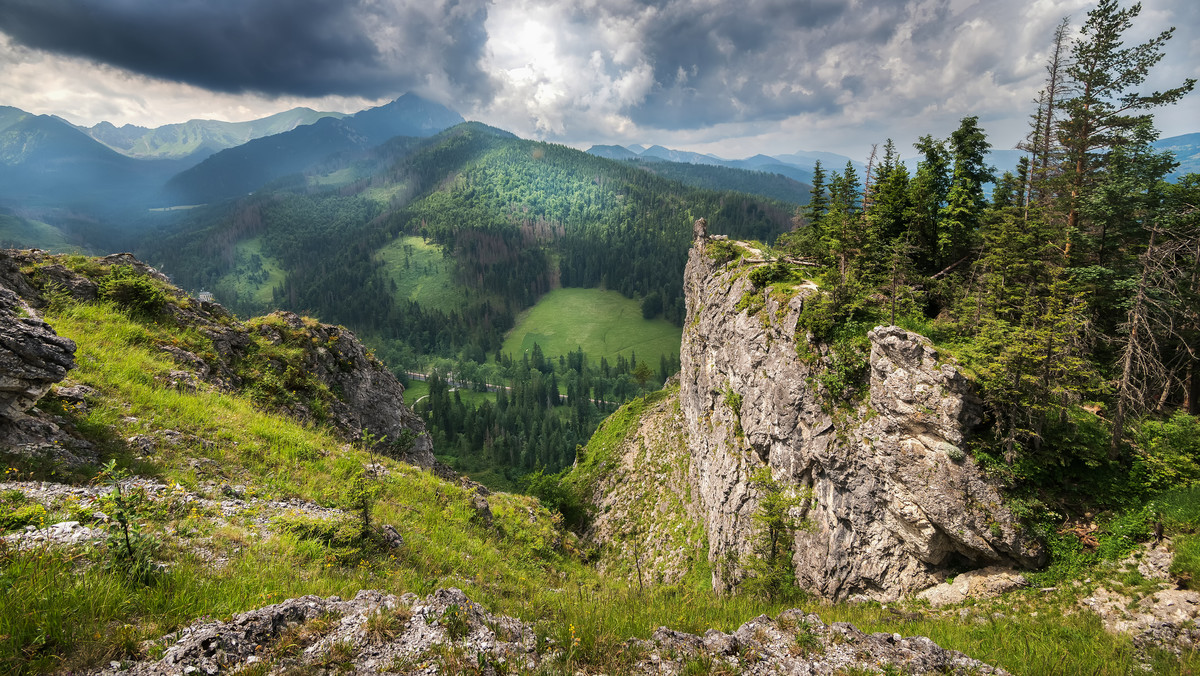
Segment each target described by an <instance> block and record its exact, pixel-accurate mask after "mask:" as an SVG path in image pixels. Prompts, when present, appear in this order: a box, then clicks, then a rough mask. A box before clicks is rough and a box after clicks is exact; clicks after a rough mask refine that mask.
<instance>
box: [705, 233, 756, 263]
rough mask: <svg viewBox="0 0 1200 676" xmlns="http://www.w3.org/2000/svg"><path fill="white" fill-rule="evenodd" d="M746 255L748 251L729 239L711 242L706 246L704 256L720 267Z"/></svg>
mask: <svg viewBox="0 0 1200 676" xmlns="http://www.w3.org/2000/svg"><path fill="white" fill-rule="evenodd" d="M745 254H746V250H745V249H743V248H742V247H740V246H738V245H736V244H734V243H733V242H731V241H729V240H727V239H713V240H709V242H708V243H707V244H705V245H704V255H706V256H708V257H709V259H711V260H712V261H713V262H714V263H717V264H718V265H720V264H723V263H728V262H729V261H732V260H734V259H735V258H739V257H741V256H744V255H745Z"/></svg>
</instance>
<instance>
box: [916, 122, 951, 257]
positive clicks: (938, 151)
mask: <svg viewBox="0 0 1200 676" xmlns="http://www.w3.org/2000/svg"><path fill="white" fill-rule="evenodd" d="M913 146H914V147H915V148H916V149H917V150H919V151H920V152H921V154H922V155H923V156H924V158H923V159H922V160H921V162H920V163H918V164H917V173H916V175H915V176H913V179H912V181H910V182H909V200H908V201H909V211H908V213H907V216H906V219H905V220H907V221H908V224H909V226H908V227H909V229H910V231H911V232H912V244H913V246H914V247H915V248H916V249H915V254H914V256H915V260H916V261H917V263H918V265H919V267H920V268H921V270H922V271H924V272H928V273H933V272H937V271H938V270H939V269H940V267H939V266H938V264H939V262H940V260H941V258H940V257H939V255H938V229H939V223H940V221H941V211H942V205H943V204H944V203H945V201H946V193H947V192H948V191H949V189H950V180H949V178H948V176H947V172H948V171H949V168H950V154H949V153H948V152H947V151H946V146H945V143H944V142H943V141H939V140H938V139H935V138H933V137H932V136H930V135H928V134H927V135H925V136H922V137H921V138H920V140H919V141H917V142H916V143H914V144H913Z"/></svg>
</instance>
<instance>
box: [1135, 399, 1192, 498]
mask: <svg viewBox="0 0 1200 676" xmlns="http://www.w3.org/2000/svg"><path fill="white" fill-rule="evenodd" d="M1133 436H1134V439H1135V440H1136V442H1137V449H1138V452H1137V456H1136V458H1135V460H1134V468H1133V472H1132V473H1131V474H1132V475H1133V477H1134V478H1135V480H1137V481H1138V482H1139V483H1140V484H1142V486H1143V487H1144V488H1146V489H1149V490H1151V491H1162V490H1167V489H1170V488H1172V487H1175V486H1188V485H1192V484H1195V483H1200V419H1197V418H1196V417H1195V416H1192V415H1188V414H1187V413H1185V412H1183V411H1178V412H1176V413H1175V415H1173V416H1171V417H1170V418H1168V419H1166V420H1153V419H1147V420H1145V421H1143V422H1142V424H1141V425H1140V426H1139V428H1138V429H1137V430H1136V431H1135V432H1134V434H1133Z"/></svg>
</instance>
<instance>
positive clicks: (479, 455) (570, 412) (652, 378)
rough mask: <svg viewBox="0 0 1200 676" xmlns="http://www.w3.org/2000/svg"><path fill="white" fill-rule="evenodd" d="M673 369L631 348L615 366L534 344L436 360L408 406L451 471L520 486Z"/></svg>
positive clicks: (553, 466) (674, 364)
mask: <svg viewBox="0 0 1200 676" xmlns="http://www.w3.org/2000/svg"><path fill="white" fill-rule="evenodd" d="M678 371H679V359H678V357H673V358H668V357H666V356H665V355H664V356H663V357H661V358H660V360H659V364H658V369H657V370H655V369H654V368H653V367H651V366H650V365H649V364H648V363H646V362H645V361H644V360H639V359H638V356H637V353H636V352H631V353H630V355H629V356H628V357H626V356H625V355H618V357H617V359H616V360H615V361H614V362H613V363H611V364H610V363H609V361H608V360H607V359H606V358H604V357H601V358H600V360H599V362H593V360H592V359H590V358H589V357H588V355H587V354H585V353H584V352H583V350H581V349H580V350H576V351H574V352H571V353H569V354H566V355H560V356H558V357H557V358H553V357H547V356H546V355H544V354H543V352H542V349H541V347H540V346H539V345H537V344H536V343H535V344H534V347H533V349H532V350H530V351H529V353H527V354H525V355H523V356H522V357H521V359H519V360H518V359H514V358H513V357H511V356H510V355H501V356H500V357H499V359H498V360H497V361H495V362H491V363H487V364H478V363H475V362H472V361H457V362H452V361H450V360H438V361H437V362H436V363H435V364H433V370H432V373H431V374H430V376H429V378H428V381H427V382H428V386H429V394H428V395H424V396H422V397H420V401H419V402H417V403H416V404H415V406H414V409H415V410H416V411H417V412H418V413H420V414H421V416H422V417H423V418H424V419H425V420H426V422H427V424H428V427H429V433H430V435H431V436H432V438H433V442H434V448H435V449H436V450H437V453H438V455H439V456H442V457H443V459H444V460H445V461H447V462H448V463H450V464H451V466H453V467H454V468H455V469H457V470H459V471H463V472H469V473H470V474H471V476H472V477H474V478H475V479H477V480H480V481H484V482H485V483H488V484H490V485H492V486H494V487H496V488H503V489H511V488H515V487H517V486H519V481H520V478H521V477H522V476H523V475H524V474H526V473H528V472H529V471H531V470H542V471H546V472H558V471H560V470H562V469H564V468H566V467H569V466H570V465H571V463H573V462H574V461H575V448H576V447H577V446H579V445H582V444H586V443H587V441H588V439H589V438H591V436H592V432H593V431H595V429H596V426H597V425H598V424H599V423H600V421H601V420H603V419H604V418H605V417H606V416H608V415H609V414H610V413H612V412H613V411H615V410H616V409H617V407H618V406H620V405H621V404H624V403H626V402H628V401H630V400H631V399H633V398H635V397H639V396H642V395H644V394H646V393H647V392H648V391H652V390H657V389H659V388H661V387H662V385H663V383H664V382H665V381H666V380H667V378H669V377H670V376H671V375H673V374H675V373H677V372H678ZM463 391H467V392H472V393H484V392H494V401H493V400H491V399H490V398H484V399H483V400H482V401H479V402H476V403H471V402H470V401H465V400H464V398H463V396H462V393H463Z"/></svg>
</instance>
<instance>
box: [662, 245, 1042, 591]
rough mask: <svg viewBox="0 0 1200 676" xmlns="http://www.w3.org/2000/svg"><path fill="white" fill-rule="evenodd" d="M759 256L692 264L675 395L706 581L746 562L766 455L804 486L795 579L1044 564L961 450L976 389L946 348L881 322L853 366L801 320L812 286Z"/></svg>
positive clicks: (878, 578) (846, 585)
mask: <svg viewBox="0 0 1200 676" xmlns="http://www.w3.org/2000/svg"><path fill="white" fill-rule="evenodd" d="M758 265H760V266H762V267H768V266H771V265H773V264H772V263H762V264H758ZM753 266H754V264H753V263H751V264H750V266H746V265H743V266H742V267H740V268H730V267H728V266H725V265H723V264H722V262H721V261H719V260H714V259H713V258H712V257H711V256H710V255H708V254H707V252H706V250H705V249H704V248H703V247H701V246H699V245H697V246H696V247H694V248H693V249H692V252H691V255H690V257H689V260H688V265H687V269H686V272H685V299H686V302H687V308H688V317H687V321H686V322H685V326H686V327H687V328H686V329H685V331H684V336H683V345H682V349H681V362H682V371H681V374H680V382H681V389H680V394H679V399H680V403H681V408H682V414H683V418H684V421H685V429H686V436H687V445H688V451H689V453H690V456H691V458H692V462H693V464H694V468H693V472H694V474H695V476H696V480H695V484H694V486H693V488H694V489H695V491H696V493H697V495H698V499H699V501H700V503H701V505H702V510H701V511H702V520H703V523H704V526H705V530H706V533H707V539H708V556H709V560H710V562H711V564H712V567H713V582H714V585H715V586H716V587H717V588H718V589H731V588H735V587H737V586H738V585H739V583H740V581H741V580H742V579H743V577H744V576H745V575H746V569H745V567H744V566H743V565H742V563H743V562H744V561H745V560H746V558H747V557H749V556H752V555H753V551H752V543H753V541H754V529H755V526H754V520H753V517H754V515H755V513H756V512H757V511H758V510H759V502H760V496H759V495H758V492H757V491H756V490H755V489H754V486H753V484H752V482H751V480H750V479H751V476H752V475H753V474H754V472H755V471H756V470H757V469H759V468H760V467H763V466H766V467H769V468H770V470H771V472H772V474H773V476H774V477H775V479H776V480H778V481H780V482H783V483H784V484H786V485H788V486H790V487H791V490H793V491H795V492H796V493H797V494H802V493H806V492H807V491H812V499H811V500H809V501H806V503H805V505H804V506H803V507H802V508H799V509H797V510H795V511H796V513H795V514H793V515H792V516H793V517H795V518H798V519H802V520H804V521H806V522H808V524H809V526H810V527H809V528H807V529H800V530H798V531H797V532H796V534H795V537H794V540H793V541H792V542H791V543H790V544H791V549H792V552H793V556H792V562H793V568H794V572H795V576H796V581H797V584H798V586H800V587H801V588H804V589H809V590H811V591H813V592H816V593H817V594H819V595H821V596H823V597H826V598H830V599H846V598H849V597H850V596H852V595H862V596H866V597H868V598H875V599H880V600H890V599H894V598H897V597H899V596H903V595H905V594H909V593H912V592H916V591H919V590H921V589H924V588H926V587H929V586H931V585H933V584H936V583H937V582H938V581H939V580H941V579H944V578H945V576H946V575H947V574H949V573H950V572H952V571H954V570H962V569H963V568H968V569H969V568H977V567H984V566H990V565H1005V566H1012V567H1019V568H1024V567H1031V566H1036V565H1038V564H1039V563H1040V562H1041V561H1042V556H1043V553H1042V549H1041V547H1040V546H1039V544H1038V543H1037V542H1036V541H1034V540H1033V539H1031V538H1030V537H1028V536H1027V535H1026V533H1025V532H1024V531H1023V530H1022V529H1021V527H1020V525H1019V523H1018V521H1017V519H1016V518H1015V517H1014V516H1013V514H1012V512H1011V511H1010V510H1009V509H1008V508H1007V507H1005V505H1004V502H1003V500H1002V498H1001V495H1000V492H999V490H998V489H997V487H996V486H994V485H993V484H992V483H990V482H989V481H988V480H987V479H986V478H985V476H984V474H983V473H982V471H980V469H979V468H978V466H977V465H976V464H975V463H974V462H973V461H972V460H971V459H970V458H969V457H964V456H965V454H964V453H963V452H962V449H963V447H964V440H965V439H966V438H967V437H968V436H969V434H970V432H971V428H972V426H973V425H974V424H976V423H977V422H978V420H979V417H980V413H979V403H978V400H977V398H976V397H975V395H974V393H973V388H972V387H971V384H970V383H969V382H968V380H967V379H966V378H965V377H964V376H963V375H962V373H961V372H960V371H959V370H958V369H957V368H956V367H955V366H954V365H953V363H951V362H950V361H942V360H940V359H939V355H938V354H937V352H936V350H935V349H934V348H933V347H932V345H931V344H930V343H929V341H928V340H927V339H925V338H923V337H921V336H919V335H917V334H914V333H910V332H908V331H905V330H903V329H901V328H899V327H878V328H876V329H875V330H873V331H871V332H869V334H868V335H866V336H863V337H861V339H860V340H861V343H862V345H863V347H859V348H856V349H858V350H860V351H859V352H858V354H859V355H861V356H859V357H857V358H858V359H859V360H860V361H861V368H859V367H857V366H855V367H854V368H850V367H848V366H847V362H848V360H847V358H846V356H845V355H839V354H838V353H837V350H836V349H835V348H834V346H831V345H828V344H824V343H821V342H820V341H816V340H812V341H810V340H809V338H808V336H807V335H806V333H805V332H804V331H803V330H800V329H799V325H800V318H801V314H802V313H803V311H804V310H805V307H806V305H808V304H810V303H815V302H817V294H818V293H819V290H817V288H816V287H815V285H813V284H811V283H807V282H804V281H801V282H799V283H794V284H790V285H787V286H786V288H784V287H785V285H783V284H780V283H777V282H774V281H773V280H774V279H775V278H776V277H777V275H776V274H775V271H774V270H772V271H771V274H770V275H766V274H760V275H755V274H754V272H755V270H756V269H758V268H756V267H753ZM752 278H755V279H759V280H760V281H761V282H762V283H763V284H765V285H766V286H764V287H763V288H762V289H755V288H754V281H753V280H752ZM750 292H753V293H756V294H761V297H762V299H763V307H762V308H761V309H760V310H759V311H758V312H757V313H756V314H755V315H751V314H749V313H747V312H744V311H742V309H740V308H739V303H740V302H741V300H742V299H743V297H744V296H745V295H746V294H747V293H750ZM851 366H854V364H851ZM731 399H736V400H737V401H739V402H740V406H737V407H736V410H735V407H732V406H730V405H728V404H727V402H728V401H730V400H731Z"/></svg>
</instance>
